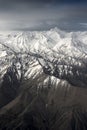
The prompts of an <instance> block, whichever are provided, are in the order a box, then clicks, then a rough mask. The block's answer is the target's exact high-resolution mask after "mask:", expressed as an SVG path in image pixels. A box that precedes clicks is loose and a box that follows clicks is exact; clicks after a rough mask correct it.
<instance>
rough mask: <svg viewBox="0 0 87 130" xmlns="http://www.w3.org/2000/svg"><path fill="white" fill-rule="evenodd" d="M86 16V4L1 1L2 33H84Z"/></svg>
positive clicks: (62, 0) (50, 0) (49, 0)
mask: <svg viewBox="0 0 87 130" xmlns="http://www.w3.org/2000/svg"><path fill="white" fill-rule="evenodd" d="M78 1H79V2H78ZM86 12H87V3H86V0H83V1H81V0H76V1H75V0H73V1H72V0H44V1H43V0H37V1H35V0H32V1H31V0H15V1H14V0H0V30H36V29H37V30H43V29H44V30H46V29H49V28H51V27H55V26H57V27H59V28H61V29H67V30H72V29H73V30H79V29H81V30H84V29H86V28H84V25H83V24H81V23H84V24H86V23H87V14H86Z"/></svg>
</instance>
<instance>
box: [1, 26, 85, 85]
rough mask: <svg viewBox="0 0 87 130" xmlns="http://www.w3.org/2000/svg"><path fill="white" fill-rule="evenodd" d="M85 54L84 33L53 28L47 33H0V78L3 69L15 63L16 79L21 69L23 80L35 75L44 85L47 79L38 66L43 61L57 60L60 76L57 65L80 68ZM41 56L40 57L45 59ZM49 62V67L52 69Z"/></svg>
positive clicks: (44, 64)
mask: <svg viewBox="0 0 87 130" xmlns="http://www.w3.org/2000/svg"><path fill="white" fill-rule="evenodd" d="M86 55H87V31H85V32H80V31H79V32H65V31H61V30H59V29H58V28H53V29H51V30H48V31H31V32H30V31H27V32H0V75H1V77H2V76H3V75H4V74H5V72H6V71H7V68H9V67H10V66H12V65H13V64H14V63H15V65H16V67H17V70H18V73H19V78H20V76H21V70H20V69H21V68H23V73H24V76H25V77H28V78H30V77H33V78H35V77H37V76H38V74H39V75H41V77H42V80H44V81H45V82H46V80H47V79H49V76H46V75H45V74H43V70H42V66H41V65H43V66H46V62H44V61H45V60H46V59H47V60H48V59H49V60H50V62H52V61H53V60H55V61H56V60H58V62H60V66H59V68H60V75H62V71H61V69H62V68H61V65H62V63H63V62H66V63H67V64H69V63H70V64H72V63H74V64H76V65H79V66H80V65H82V61H81V62H80V59H86V57H87V56H86ZM41 57H44V59H45V60H43V58H41ZM37 58H38V59H39V63H40V64H39V63H38V60H37ZM50 62H49V66H50V67H51V69H52V66H51V64H50ZM21 65H22V66H21ZM66 70H67V67H66ZM66 73H67V72H66ZM51 78H52V79H53V80H52V81H54V79H56V78H55V77H51ZM56 80H58V79H56ZM56 80H55V82H56ZM58 81H59V80H58Z"/></svg>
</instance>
